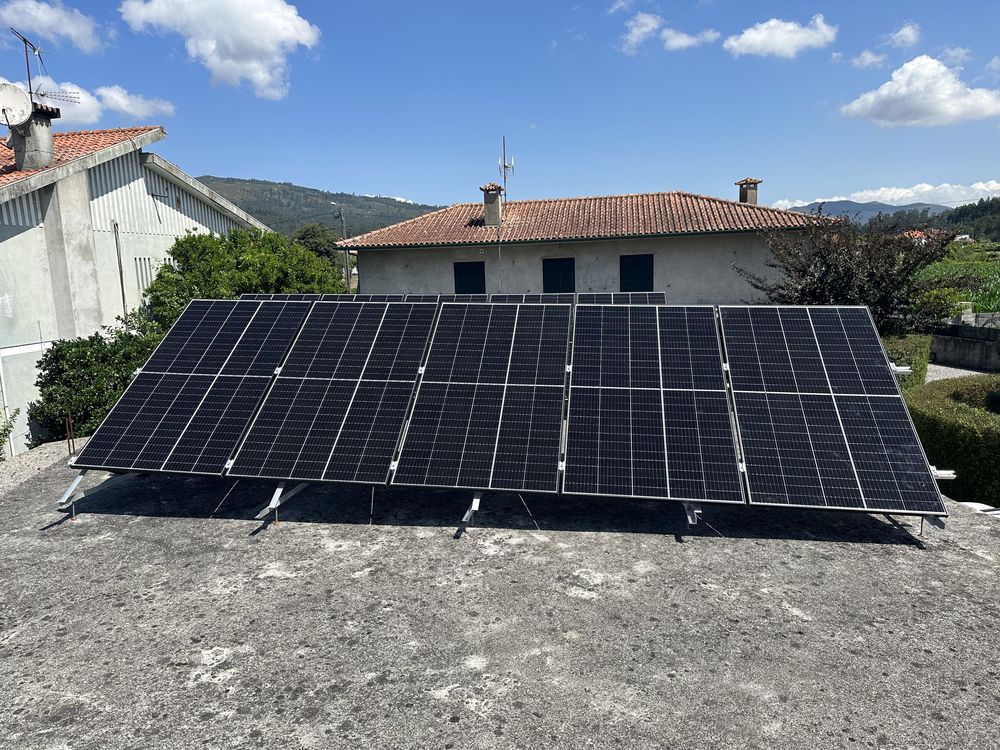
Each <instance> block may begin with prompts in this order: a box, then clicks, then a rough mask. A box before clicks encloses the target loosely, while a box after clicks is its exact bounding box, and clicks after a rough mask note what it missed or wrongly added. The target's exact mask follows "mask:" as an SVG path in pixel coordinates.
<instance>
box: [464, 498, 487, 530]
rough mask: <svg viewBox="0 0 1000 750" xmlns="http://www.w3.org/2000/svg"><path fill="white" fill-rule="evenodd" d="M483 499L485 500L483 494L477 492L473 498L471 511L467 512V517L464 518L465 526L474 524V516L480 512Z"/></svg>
mask: <svg viewBox="0 0 1000 750" xmlns="http://www.w3.org/2000/svg"><path fill="white" fill-rule="evenodd" d="M482 499H483V493H482V492H477V493H475V494H474V495H473V496H472V505H470V506H469V509H468V510H467V511H465V515H464V516H462V523H463V524H468V523H472V518H473V516H474V515H475V513H476V511H477V510H479V501H480V500H482Z"/></svg>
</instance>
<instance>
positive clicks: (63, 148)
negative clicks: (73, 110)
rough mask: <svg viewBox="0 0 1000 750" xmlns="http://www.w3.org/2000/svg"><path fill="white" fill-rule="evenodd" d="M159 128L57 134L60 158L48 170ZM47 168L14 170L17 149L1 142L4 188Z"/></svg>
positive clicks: (0, 182)
mask: <svg viewBox="0 0 1000 750" xmlns="http://www.w3.org/2000/svg"><path fill="white" fill-rule="evenodd" d="M158 128H159V125H146V126H143V127H138V128H116V129H114V130H78V131H75V132H71V133H53V134H52V140H53V143H54V145H55V150H56V158H55V161H53V162H52V165H51V166H49V167H46V169H52V168H54V167H58V166H61V165H63V164H66V163H67V162H71V161H73V160H74V159H79V158H80V157H82V156H88V155H90V154H93V153H95V152H97V151H100V150H101V149H105V148H107V147H108V146H114V145H116V144H118V143H121V142H122V141H126V140H128V139H129V138H135V137H136V136H137V135H142V134H143V133H148V132H150V131H151V130H157V129H158ZM44 171H45V169H22V170H20V171H18V170H16V169H14V149H12V148H8V147H7V145H6V143H5V142H4V141H0V187H2V186H4V185H10V184H11V183H13V182H17V181H18V180H23V179H24V178H26V177H30V176H31V175H34V174H38V173H39V172H44Z"/></svg>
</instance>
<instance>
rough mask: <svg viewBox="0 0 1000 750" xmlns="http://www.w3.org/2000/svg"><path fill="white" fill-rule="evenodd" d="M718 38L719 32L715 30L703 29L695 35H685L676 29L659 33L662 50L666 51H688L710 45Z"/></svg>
mask: <svg viewBox="0 0 1000 750" xmlns="http://www.w3.org/2000/svg"><path fill="white" fill-rule="evenodd" d="M718 38H719V32H718V31H716V30H715V29H705V30H704V31H702V32H699V33H697V34H694V35H692V34H685V33H684V32H683V31H677V29H664V30H663V31H661V32H660V39H662V40H663V46H664V48H666V49H668V50H671V51H673V50H679V49H689V48H691V47H700V46H701V45H702V44H710V43H711V42H714V41H715V40H716V39H718Z"/></svg>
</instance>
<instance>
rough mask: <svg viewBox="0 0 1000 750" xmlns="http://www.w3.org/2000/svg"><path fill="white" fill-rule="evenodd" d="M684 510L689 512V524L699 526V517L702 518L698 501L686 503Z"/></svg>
mask: <svg viewBox="0 0 1000 750" xmlns="http://www.w3.org/2000/svg"><path fill="white" fill-rule="evenodd" d="M684 512H685V513H686V514H687V519H688V526H697V525H698V519H699V518H701V506H700V505H699V504H698V503H684Z"/></svg>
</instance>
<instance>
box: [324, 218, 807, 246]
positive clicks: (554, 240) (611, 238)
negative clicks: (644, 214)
mask: <svg viewBox="0 0 1000 750" xmlns="http://www.w3.org/2000/svg"><path fill="white" fill-rule="evenodd" d="M417 218H419V217H417ZM408 221H412V219H409V220H408ZM400 223H402V222H400ZM392 226H395V225H392ZM804 229H806V226H805V225H802V226H797V227H782V228H781V229H779V230H778V231H781V232H801V231H802V230H804ZM375 231H378V230H375ZM768 231H774V230H773V229H770V228H767V227H763V228H751V229H708V230H705V229H701V230H698V231H691V232H657V233H651V234H615V235H607V236H604V237H550V238H547V239H539V240H501V242H500V244H501V245H502V246H503V247H511V246H513V245H558V244H561V243H566V242H618V241H619V240H649V239H658V238H669V237H707V236H709V235H717V234H763V233H764V232H768ZM359 236H362V237H363V236H364V235H359ZM352 239H353V238H352ZM337 245H338V246H340V247H343V248H345V249H348V250H355V251H362V250H425V249H427V248H432V247H496V246H497V242H496V241H492V242H424V243H421V244H413V245H402V244H397V245H351V244H348V243H347V242H338V243H337Z"/></svg>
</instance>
